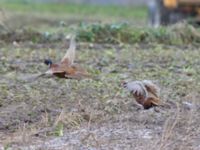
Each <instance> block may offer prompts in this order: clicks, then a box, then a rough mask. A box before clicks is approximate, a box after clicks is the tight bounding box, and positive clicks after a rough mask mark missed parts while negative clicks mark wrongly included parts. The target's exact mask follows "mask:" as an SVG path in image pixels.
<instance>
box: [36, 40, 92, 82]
mask: <svg viewBox="0 0 200 150" xmlns="http://www.w3.org/2000/svg"><path fill="white" fill-rule="evenodd" d="M75 49H76V43H75V37H72V38H71V41H70V46H69V49H68V50H67V51H66V54H65V56H64V57H63V58H62V60H61V62H59V63H53V62H52V60H51V59H45V60H44V63H45V64H46V65H48V66H49V70H47V71H46V72H45V73H42V74H40V75H39V76H38V77H41V76H45V75H50V76H51V75H53V76H56V77H59V78H65V79H76V80H80V79H83V78H90V75H89V74H88V72H87V71H86V70H85V69H83V68H82V67H81V66H79V65H78V64H76V63H74V58H75Z"/></svg>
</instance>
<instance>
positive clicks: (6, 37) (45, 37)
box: [0, 28, 64, 43]
mask: <svg viewBox="0 0 200 150" xmlns="http://www.w3.org/2000/svg"><path fill="white" fill-rule="evenodd" d="M63 37H64V35H63V34H61V33H56V34H52V33H48V32H44V33H41V32H38V31H36V30H33V29H31V28H24V29H18V30H13V31H4V32H1V34H0V40H1V41H5V42H13V41H16V42H20V41H23V42H24V41H32V42H33V43H47V42H52V41H55V42H57V41H60V40H61V39H63Z"/></svg>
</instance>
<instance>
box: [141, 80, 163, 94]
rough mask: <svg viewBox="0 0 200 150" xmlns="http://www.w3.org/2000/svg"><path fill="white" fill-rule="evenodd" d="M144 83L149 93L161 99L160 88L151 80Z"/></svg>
mask: <svg viewBox="0 0 200 150" xmlns="http://www.w3.org/2000/svg"><path fill="white" fill-rule="evenodd" d="M142 82H143V84H144V86H145V87H146V89H147V91H148V92H150V93H152V94H153V95H154V96H156V97H159V95H160V88H159V87H158V86H157V85H155V84H154V83H153V82H152V81H150V80H143V81H142Z"/></svg>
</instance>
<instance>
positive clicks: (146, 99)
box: [122, 80, 161, 109]
mask: <svg viewBox="0 0 200 150" xmlns="http://www.w3.org/2000/svg"><path fill="white" fill-rule="evenodd" d="M122 85H123V87H124V88H126V89H128V90H129V91H130V92H131V94H133V97H134V98H135V100H136V101H137V102H138V103H139V104H140V105H142V106H143V107H144V109H149V108H151V107H154V106H159V105H160V104H161V101H160V98H159V92H160V89H159V87H158V86H157V85H155V84H154V83H153V82H152V81H150V80H143V81H132V82H123V83H122Z"/></svg>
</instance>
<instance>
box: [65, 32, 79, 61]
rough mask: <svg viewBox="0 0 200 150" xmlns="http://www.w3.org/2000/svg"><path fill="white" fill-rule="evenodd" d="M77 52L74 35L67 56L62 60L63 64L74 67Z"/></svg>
mask: <svg viewBox="0 0 200 150" xmlns="http://www.w3.org/2000/svg"><path fill="white" fill-rule="evenodd" d="M75 50H76V41H75V36H74V35H73V36H72V37H71V40H70V46H69V48H68V50H67V51H66V53H65V56H64V57H63V58H62V60H61V63H64V64H67V65H72V64H73V63H74V58H75Z"/></svg>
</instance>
